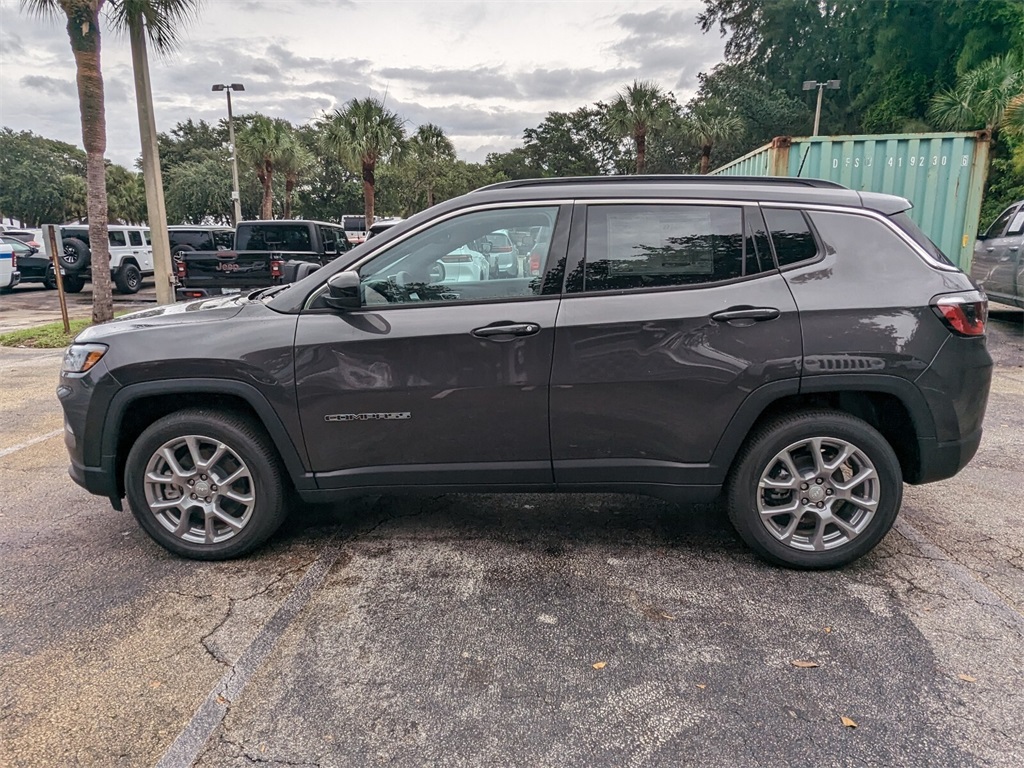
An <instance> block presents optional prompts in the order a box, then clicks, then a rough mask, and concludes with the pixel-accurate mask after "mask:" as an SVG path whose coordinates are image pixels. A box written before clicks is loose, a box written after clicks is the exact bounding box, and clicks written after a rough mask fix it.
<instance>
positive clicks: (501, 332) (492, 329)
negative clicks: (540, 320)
mask: <svg viewBox="0 0 1024 768" xmlns="http://www.w3.org/2000/svg"><path fill="white" fill-rule="evenodd" d="M539 331H540V326H539V325H537V324H536V323H502V324H501V325H485V326H484V327H483V328H476V329H475V330H474V331H473V335H474V336H476V337H477V338H480V339H490V338H493V337H495V336H533V334H535V333H538V332H539Z"/></svg>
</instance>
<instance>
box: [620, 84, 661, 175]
mask: <svg viewBox="0 0 1024 768" xmlns="http://www.w3.org/2000/svg"><path fill="white" fill-rule="evenodd" d="M673 113H674V110H673V109H672V100H671V98H670V97H669V96H668V95H667V94H666V93H665V92H664V91H662V90H661V88H660V86H658V85H657V84H656V83H652V82H650V81H647V80H634V81H633V84H632V85H630V86H627V87H626V90H625V92H624V93H619V94H617V95H616V97H615V100H614V101H613V102H612V103H611V106H610V107H609V108H608V115H607V118H606V120H607V125H608V129H609V130H610V131H611V132H612V133H613V134H614V135H615V136H617V137H618V138H625V137H630V138H632V139H633V143H634V144H635V145H636V172H637V173H643V172H644V168H645V167H646V164H647V162H646V156H647V136H648V134H651V133H655V132H657V131H659V130H660V129H662V128H663V127H665V125H667V124H668V123H669V121H671V119H672V117H673Z"/></svg>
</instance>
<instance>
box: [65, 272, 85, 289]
mask: <svg viewBox="0 0 1024 768" xmlns="http://www.w3.org/2000/svg"><path fill="white" fill-rule="evenodd" d="M61 281H62V282H63V283H64V293H81V292H82V289H83V288H85V278H84V277H82V276H81V275H63V276H62V277H61Z"/></svg>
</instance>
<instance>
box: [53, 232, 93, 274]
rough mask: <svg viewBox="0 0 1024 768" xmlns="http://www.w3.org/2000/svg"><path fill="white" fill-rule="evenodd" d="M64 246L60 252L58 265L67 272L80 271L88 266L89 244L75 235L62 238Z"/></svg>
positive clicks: (89, 256)
mask: <svg viewBox="0 0 1024 768" xmlns="http://www.w3.org/2000/svg"><path fill="white" fill-rule="evenodd" d="M63 242H64V246H63V248H62V249H61V252H60V256H59V259H60V265H61V266H62V267H64V271H65V272H68V273H75V272H81V271H82V270H83V269H85V268H86V267H87V266H89V260H90V258H91V254H90V252H89V244H88V243H86V242H84V241H82V240H79V239H78V238H77V237H68V238H65V239H64V241H63Z"/></svg>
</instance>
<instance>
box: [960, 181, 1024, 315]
mask: <svg viewBox="0 0 1024 768" xmlns="http://www.w3.org/2000/svg"><path fill="white" fill-rule="evenodd" d="M1022 254H1024V200H1018V201H1017V202H1016V203H1014V204H1013V205H1011V206H1010V207H1009V208H1007V209H1006V210H1005V211H1003V212H1002V213H1001V214H999V217H998V218H997V219H996V220H995V221H994V222H992V226H990V227H989V228H988V230H987V231H986V232H985V234H983V235H981V236H980V237H979V238H978V241H977V242H976V243H975V244H974V261H973V262H972V265H971V277H973V278H974V279H975V281H977V283H978V284H979V285H980V286H981V287H982V288H984V289H985V293H987V294H988V297H989V298H990V299H992V300H994V301H998V302H1001V303H1003V304H1012V305H1014V306H1017V307H1024V255H1022Z"/></svg>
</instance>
